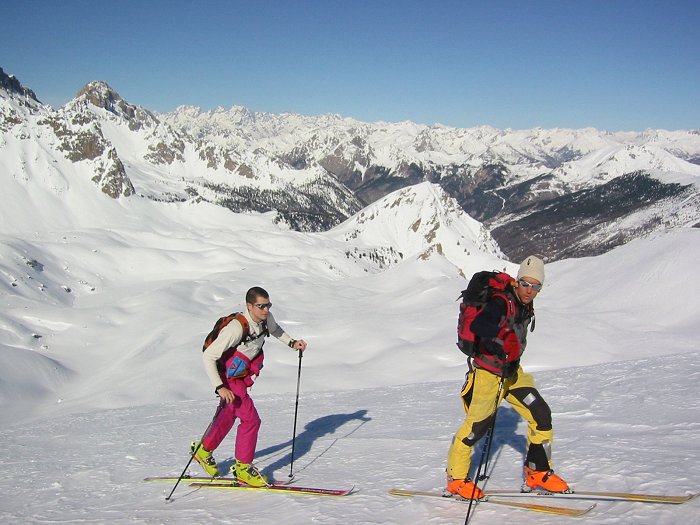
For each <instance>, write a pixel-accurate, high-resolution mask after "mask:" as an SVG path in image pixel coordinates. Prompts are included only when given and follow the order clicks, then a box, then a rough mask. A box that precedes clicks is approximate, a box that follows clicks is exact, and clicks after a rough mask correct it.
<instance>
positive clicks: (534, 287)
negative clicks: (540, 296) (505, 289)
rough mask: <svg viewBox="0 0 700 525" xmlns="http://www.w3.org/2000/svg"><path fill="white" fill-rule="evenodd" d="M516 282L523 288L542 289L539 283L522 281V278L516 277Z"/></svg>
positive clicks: (537, 290)
mask: <svg viewBox="0 0 700 525" xmlns="http://www.w3.org/2000/svg"><path fill="white" fill-rule="evenodd" d="M518 284H519V285H520V286H522V287H523V288H532V289H533V290H535V291H536V292H539V291H540V290H541V289H542V285H541V284H532V283H529V282H527V281H524V280H523V279H518Z"/></svg>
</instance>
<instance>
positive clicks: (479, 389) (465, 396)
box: [447, 367, 554, 479]
mask: <svg viewBox="0 0 700 525" xmlns="http://www.w3.org/2000/svg"><path fill="white" fill-rule="evenodd" d="M500 381H501V378H500V376H497V375H495V374H493V373H491V372H489V371H487V370H484V369H481V368H473V369H472V370H471V371H470V372H469V373H468V374H467V378H466V381H465V383H464V386H463V387H462V392H461V395H462V400H463V402H464V410H465V412H466V414H467V416H466V418H465V420H464V422H463V423H462V426H461V427H459V430H457V433H456V434H455V436H454V439H453V440H452V445H451V446H450V450H449V453H448V455H447V475H448V476H450V477H451V478H452V479H467V477H468V476H469V466H470V465H471V455H472V449H473V447H474V445H475V444H476V442H477V441H479V439H481V438H482V437H483V436H484V434H486V432H487V431H488V429H489V427H490V425H491V422H492V420H493V415H494V410H495V408H496V394H497V393H498V386H499V383H500ZM503 399H505V400H506V401H508V402H509V403H510V404H511V405H512V406H513V408H514V409H515V410H516V411H517V412H518V414H520V415H521V416H522V417H523V418H524V419H525V420H526V421H527V425H528V433H527V440H528V444H529V446H530V450H532V448H533V445H539V447H538V448H539V449H543V447H544V449H546V450H547V455H546V456H544V454H540V456H542V457H543V458H544V459H540V463H542V462H544V463H545V465H544V466H542V465H541V466H539V467H538V468H537V469H538V470H540V469H542V468H548V465H547V463H548V460H549V457H548V456H549V447H550V445H551V443H552V440H553V437H554V433H553V431H552V418H551V411H550V409H549V406H548V405H547V403H546V402H545V401H544V399H542V396H540V394H539V392H538V391H537V389H536V387H535V379H534V377H532V376H531V375H530V374H527V373H525V372H524V371H523V369H522V367H518V370H517V372H516V373H515V374H513V375H512V376H511V377H508V378H505V379H504V382H503V389H502V390H501V393H500V396H499V399H498V403H499V404H500V403H501V401H502V400H503ZM528 455H530V454H529V453H528Z"/></svg>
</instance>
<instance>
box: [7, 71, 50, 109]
mask: <svg viewBox="0 0 700 525" xmlns="http://www.w3.org/2000/svg"><path fill="white" fill-rule="evenodd" d="M0 89H4V90H5V91H7V92H8V93H15V94H17V95H21V96H23V97H27V98H30V99H32V100H33V101H35V102H39V99H37V98H36V95H35V94H34V92H33V91H32V90H31V89H29V88H26V87H24V86H23V85H22V84H21V83H20V81H19V80H17V77H15V76H14V75H8V74H7V73H5V72H4V71H3V69H2V68H1V67H0ZM39 103H40V104H41V102H39Z"/></svg>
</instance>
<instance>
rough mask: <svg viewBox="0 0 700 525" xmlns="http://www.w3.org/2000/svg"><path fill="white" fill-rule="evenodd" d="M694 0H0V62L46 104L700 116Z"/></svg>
mask: <svg viewBox="0 0 700 525" xmlns="http://www.w3.org/2000/svg"><path fill="white" fill-rule="evenodd" d="M699 34H700V1H699V0H684V1H680V0H656V1H647V0H634V1H631V0H580V1H573V0H556V1H527V0H518V1H498V0H483V1H480V2H476V1H473V2H472V1H467V0H464V1H441V0H424V1H420V2H419V1H413V0H405V1H398V0H395V1H389V0H286V1H282V0H274V1H273V0H270V1H267V0H245V1H238V0H231V1H214V0H210V1H207V0H198V1H195V0H192V1H182V0H152V1H149V0H126V1H123V0H122V1H119V0H116V1H112V2H106V1H102V0H88V1H82V0H81V1H77V0H61V1H58V0H43V1H38V0H23V1H11V0H3V1H2V5H1V6H0V67H2V68H3V69H4V70H5V72H6V73H8V74H13V75H15V76H16V77H17V78H18V79H19V80H20V81H21V82H22V83H23V84H24V85H25V86H27V87H29V88H31V89H33V90H34V91H35V93H36V94H37V97H38V98H39V99H40V100H41V101H42V102H45V103H48V104H51V105H52V106H54V107H58V106H60V105H62V104H64V103H65V102H67V101H68V100H70V99H71V98H73V97H74V96H75V94H76V93H77V92H78V90H79V89H80V88H81V87H82V86H84V85H85V84H86V83H87V82H89V81H92V80H104V81H106V82H107V83H109V84H110V85H111V86H112V87H113V88H114V89H115V90H116V91H117V92H118V93H120V95H121V96H122V97H123V98H124V99H126V100H127V101H129V102H131V103H134V104H138V105H141V106H144V107H145V108H147V109H151V110H155V111H171V110H173V109H175V108H176V107H177V106H179V105H194V106H199V107H200V108H202V109H203V110H208V109H213V108H215V107H217V106H223V107H225V108H229V107H231V106H233V105H242V106H245V107H248V108H250V109H252V110H255V111H266V112H272V113H281V112H295V113H301V114H304V115H318V114H322V113H337V114H340V115H343V116H348V117H353V118H356V119H359V120H363V121H369V122H374V121H378V120H384V121H388V122H396V121H401V120H412V121H414V122H419V123H423V124H434V123H441V124H445V125H448V126H455V127H473V126H478V125H482V124H487V125H491V126H495V127H497V128H513V129H525V128H532V127H536V126H540V127H544V128H553V127H566V128H581V127H587V126H592V127H596V128H598V129H604V130H609V131H617V130H644V129H647V128H663V129H698V128H700V37H699V36H698V35H699Z"/></svg>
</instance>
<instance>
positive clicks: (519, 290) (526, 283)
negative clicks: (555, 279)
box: [515, 277, 542, 304]
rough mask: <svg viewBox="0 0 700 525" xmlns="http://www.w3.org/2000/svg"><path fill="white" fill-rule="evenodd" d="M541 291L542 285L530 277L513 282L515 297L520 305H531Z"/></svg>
mask: <svg viewBox="0 0 700 525" xmlns="http://www.w3.org/2000/svg"><path fill="white" fill-rule="evenodd" d="M535 288H537V289H536V290H535ZM541 289H542V283H541V282H539V281H538V280H537V279H533V278H532V277H523V278H522V279H518V280H517V281H516V282H515V295H517V296H518V299H519V300H520V302H521V303H522V304H529V303H531V302H532V300H533V299H534V298H535V296H536V295H537V294H538V293H539V291H540V290H541Z"/></svg>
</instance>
